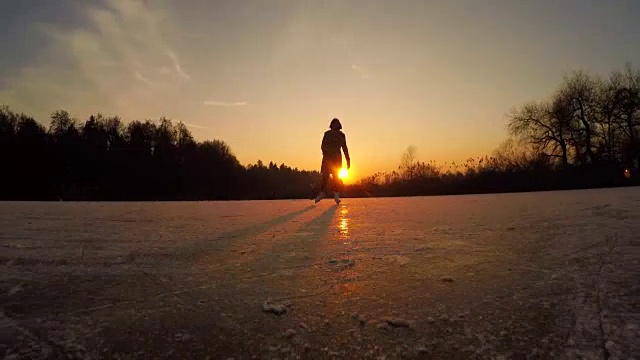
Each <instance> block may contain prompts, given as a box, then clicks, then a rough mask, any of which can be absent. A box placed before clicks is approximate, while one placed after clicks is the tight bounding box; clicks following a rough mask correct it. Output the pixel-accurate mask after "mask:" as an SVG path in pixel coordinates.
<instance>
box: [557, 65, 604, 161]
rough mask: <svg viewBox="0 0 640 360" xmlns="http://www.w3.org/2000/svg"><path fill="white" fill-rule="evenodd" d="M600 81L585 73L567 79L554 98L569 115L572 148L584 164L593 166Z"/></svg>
mask: <svg viewBox="0 0 640 360" xmlns="http://www.w3.org/2000/svg"><path fill="white" fill-rule="evenodd" d="M598 81H599V79H598V78H596V77H593V76H591V75H589V74H588V73H586V72H584V71H575V72H573V73H572V74H571V75H566V76H565V77H564V81H563V83H562V85H561V86H560V89H559V91H558V94H557V95H556V96H557V98H559V100H560V101H561V102H562V103H563V104H566V106H568V109H569V110H570V111H571V117H572V121H571V131H572V145H573V146H574V149H575V155H576V156H577V158H578V161H580V162H581V163H583V164H587V163H593V161H594V160H595V159H594V150H593V148H594V138H595V137H596V136H597V134H596V129H597V125H596V124H597V119H598Z"/></svg>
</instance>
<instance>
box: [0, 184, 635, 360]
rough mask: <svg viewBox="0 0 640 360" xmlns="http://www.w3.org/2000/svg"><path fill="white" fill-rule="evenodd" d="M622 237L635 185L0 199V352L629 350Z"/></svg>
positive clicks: (627, 266)
mask: <svg viewBox="0 0 640 360" xmlns="http://www.w3.org/2000/svg"><path fill="white" fill-rule="evenodd" d="M639 230H640V189H638V188H625V189H604V190H585V191H562V192H547V193H529V194H501V195H477V196H443V197H417V198H400V199H344V200H343V202H342V203H341V204H340V205H339V206H336V205H335V204H334V203H333V202H329V201H326V202H321V203H319V204H316V205H314V204H313V201H264V202H252V201H249V202H176V203H173V202H151V203H66V202H52V203H37V202H36V203H32V202H5V203H0V301H1V303H0V304H1V306H2V308H1V310H2V312H0V337H1V338H0V343H1V344H2V346H0V357H2V356H6V357H8V358H11V357H12V356H14V355H16V356H17V355H19V354H21V355H20V356H27V357H29V358H34V359H38V358H47V357H49V358H60V357H63V355H66V356H71V355H73V356H80V357H89V358H117V357H118V356H121V357H134V358H135V357H138V356H142V357H148V358H166V357H178V358H206V357H207V356H211V358H230V357H233V358H235V359H245V358H270V357H281V358H331V357H337V358H350V359H354V358H356V359H357V358H374V359H375V358H387V359H395V358H424V357H425V356H429V357H433V358H470V357H471V358H494V359H495V358H505V359H507V358H576V357H586V358H602V359H604V358H634V357H638V356H639V354H640V343H639V341H638V339H639V338H640V310H639V309H638V307H639V306H640V305H639V304H640V282H638V279H640V250H639V248H638V246H639V245H640V241H639V240H638V239H639V238H638V234H639ZM265 299H269V300H268V301H265ZM265 306H266V307H265ZM274 306H275V307H277V308H278V309H280V310H286V312H285V311H277V312H280V316H274V315H273V314H270V313H268V312H271V311H272V309H273V307H274ZM265 311H266V312H265ZM354 314H355V315H354ZM365 319H367V320H365ZM407 325H410V328H409V329H406V326H407ZM293 329H296V330H293ZM283 335H284V336H283ZM273 349H276V350H273ZM282 349H286V351H283V350H282ZM274 351H277V353H274ZM425 354H426V355H425Z"/></svg>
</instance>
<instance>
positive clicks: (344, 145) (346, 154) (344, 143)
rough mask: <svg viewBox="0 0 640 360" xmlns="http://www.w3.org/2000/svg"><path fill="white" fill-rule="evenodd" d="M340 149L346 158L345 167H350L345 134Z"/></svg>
mask: <svg viewBox="0 0 640 360" xmlns="http://www.w3.org/2000/svg"><path fill="white" fill-rule="evenodd" d="M342 151H343V152H344V157H345V159H347V169H350V168H351V158H350V157H349V148H348V147H347V137H346V136H345V137H344V139H343V141H342Z"/></svg>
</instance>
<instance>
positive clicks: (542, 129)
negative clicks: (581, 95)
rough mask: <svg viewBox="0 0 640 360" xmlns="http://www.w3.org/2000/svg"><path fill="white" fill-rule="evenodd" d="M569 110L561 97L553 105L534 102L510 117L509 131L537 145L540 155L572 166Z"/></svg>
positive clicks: (515, 111)
mask: <svg viewBox="0 0 640 360" xmlns="http://www.w3.org/2000/svg"><path fill="white" fill-rule="evenodd" d="M569 120H570V117H569V111H568V108H567V107H566V104H565V103H564V102H563V99H562V98H561V97H556V99H554V101H553V102H540V103H535V102H531V103H528V104H526V105H524V106H523V107H522V108H520V109H516V110H513V111H512V113H511V115H510V121H509V125H508V131H509V133H510V134H511V135H513V136H515V137H516V138H518V139H522V140H525V141H527V142H529V143H530V144H531V145H532V146H534V147H535V148H536V150H537V152H539V153H541V154H543V155H545V156H547V157H550V158H557V159H560V160H561V162H562V165H563V166H564V167H566V166H567V165H568V163H569V157H568V141H569V139H570V137H569V136H570V134H569Z"/></svg>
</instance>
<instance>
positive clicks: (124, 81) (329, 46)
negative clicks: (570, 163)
mask: <svg viewBox="0 0 640 360" xmlns="http://www.w3.org/2000/svg"><path fill="white" fill-rule="evenodd" d="M0 14H2V15H0V44H2V45H3V46H2V47H3V50H2V56H0V104H5V105H9V106H10V108H11V109H12V110H14V111H18V112H25V113H27V114H29V115H32V116H34V117H36V118H37V119H38V121H40V122H42V123H43V124H48V123H49V115H50V114H51V113H52V112H53V111H55V110H57V109H65V110H67V111H69V112H70V113H71V114H72V116H74V117H76V118H77V119H79V120H80V121H83V120H85V119H86V118H87V117H88V116H89V115H90V114H97V113H102V114H104V115H119V116H121V117H122V118H123V120H125V121H131V120H136V119H137V120H145V119H158V118H160V117H162V116H165V117H168V118H171V119H173V120H174V121H183V122H184V123H185V124H187V125H188V126H189V128H190V130H191V132H192V133H193V135H194V137H195V138H196V139H197V140H206V139H219V140H224V141H225V142H226V143H228V144H229V145H230V147H231V149H232V151H233V152H234V154H235V155H236V156H237V157H238V159H239V160H240V162H241V163H243V164H248V163H255V162H256V161H257V160H259V159H260V160H262V161H264V162H267V163H268V162H269V161H274V162H276V163H278V164H280V163H286V164H287V165H289V166H292V167H298V168H300V169H308V170H318V169H319V167H320V162H321V151H320V142H321V139H322V133H323V132H324V131H325V130H327V129H328V126H329V122H330V121H331V119H332V118H334V117H337V118H339V119H340V120H341V122H342V124H343V131H344V133H345V134H346V137H347V143H348V146H349V150H350V153H351V158H352V174H353V175H354V179H355V178H358V177H362V176H367V175H370V174H372V173H374V172H377V171H391V170H394V169H396V168H397V166H398V164H399V162H400V157H401V155H402V153H403V152H404V151H405V150H406V148H407V147H408V146H409V145H414V146H415V147H416V149H417V159H418V160H420V161H430V160H434V161H437V162H438V163H441V164H444V163H445V162H451V161H457V162H461V161H464V160H465V159H467V158H469V157H477V156H482V155H490V154H491V152H492V151H493V149H495V148H496V147H497V146H498V145H499V144H500V143H501V142H502V141H503V140H504V139H505V138H506V136H507V133H506V130H505V126H506V123H507V121H508V120H507V114H508V112H509V111H510V110H511V109H512V108H514V107H517V106H519V105H522V104H524V103H526V102H527V101H530V100H540V99H543V98H545V97H547V96H549V95H550V94H551V93H552V92H553V90H554V89H555V88H556V87H557V86H558V85H559V83H560V81H561V80H562V76H563V75H564V74H565V73H568V72H570V71H573V70H586V71H589V72H592V73H596V74H601V75H606V74H608V73H609V72H611V71H612V70H615V69H618V68H622V67H623V66H624V64H625V63H627V62H630V63H632V64H633V65H634V66H638V64H639V63H640V61H639V60H640V22H638V21H637V19H638V16H640V2H639V1H637V0H609V1H605V0H598V1H595V0H538V1H514V0H459V1H448V0H447V1H445V0H442V1H428V0H422V1H418V0H415V1H409V0H395V1H387V0H353V1H349V0H340V1H339V0H333V1H329V0H327V1H320V0H317V1H311V0H308V1H307V0H225V1H216V0H179V1H178V0H173V1H170V0H93V1H81V0H57V1H51V0H29V1H2V2H0Z"/></svg>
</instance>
